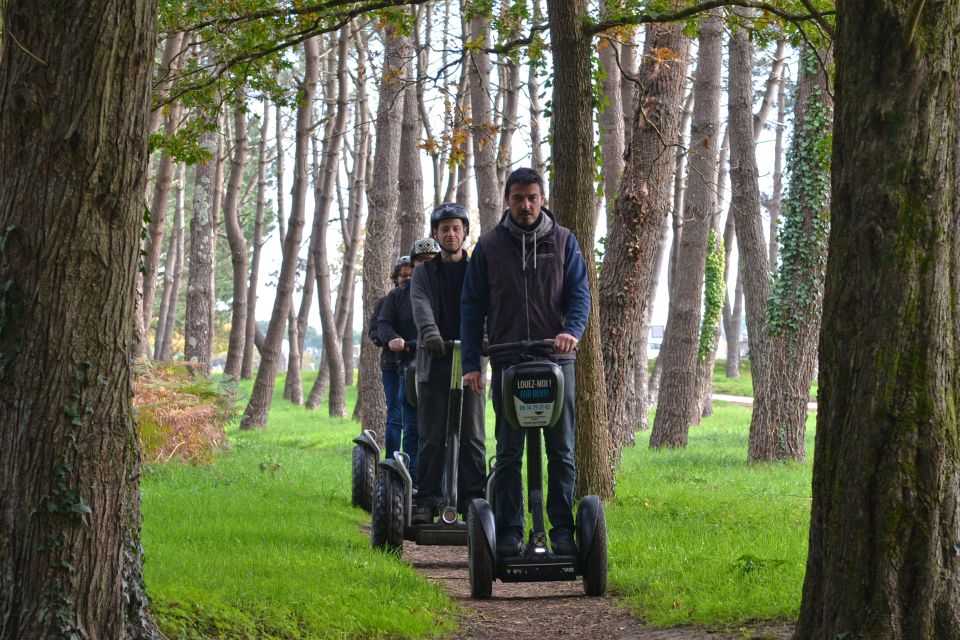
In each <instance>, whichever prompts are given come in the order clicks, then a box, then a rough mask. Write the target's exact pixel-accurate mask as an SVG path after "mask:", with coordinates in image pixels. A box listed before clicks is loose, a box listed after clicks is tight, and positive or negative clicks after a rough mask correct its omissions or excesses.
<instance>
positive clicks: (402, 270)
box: [367, 256, 413, 458]
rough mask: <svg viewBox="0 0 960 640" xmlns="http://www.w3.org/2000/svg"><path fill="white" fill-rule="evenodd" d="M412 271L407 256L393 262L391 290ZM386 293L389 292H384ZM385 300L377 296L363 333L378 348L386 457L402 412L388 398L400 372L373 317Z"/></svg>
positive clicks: (396, 439)
mask: <svg viewBox="0 0 960 640" xmlns="http://www.w3.org/2000/svg"><path fill="white" fill-rule="evenodd" d="M411 273H413V265H412V264H410V258H409V257H408V256H403V257H402V258H400V259H399V260H397V262H396V263H395V264H394V265H393V272H392V273H391V274H390V280H391V281H392V282H393V286H394V287H395V288H394V289H392V291H394V290H396V288H397V287H400V285H402V284H403V283H404V282H405V281H407V280H408V279H409V278H410V274H411ZM387 295H389V292H388V294H387ZM386 301H387V296H383V297H382V298H380V299H379V300H377V304H375V305H374V307H373V315H372V316H370V322H369V323H367V335H368V336H369V337H370V341H371V342H373V344H375V345H376V346H378V347H380V348H381V351H380V378H381V380H382V382H383V391H384V394H385V395H386V399H387V425H386V427H387V429H386V433H385V434H384V450H385V451H384V453H385V454H386V457H387V458H390V457H392V456H393V452H394V451H396V450H398V449H399V448H400V434H401V432H402V429H403V422H402V420H403V416H402V414H401V412H400V405H399V404H397V402H396V400H394V399H392V398H393V397H394V396H396V395H397V394H396V391H397V387H398V385H399V384H400V374H399V371H398V370H397V360H396V358H395V357H394V355H393V353H392V352H391V351H390V350H389V349H388V348H387V346H386V343H385V342H383V341H382V340H380V330H379V327H378V325H377V319H378V318H379V317H380V312H381V311H382V310H383V305H384V303H386Z"/></svg>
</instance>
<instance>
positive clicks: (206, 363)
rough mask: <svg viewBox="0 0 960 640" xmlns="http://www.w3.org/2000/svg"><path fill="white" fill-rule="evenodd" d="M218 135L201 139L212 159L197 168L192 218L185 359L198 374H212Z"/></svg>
mask: <svg viewBox="0 0 960 640" xmlns="http://www.w3.org/2000/svg"><path fill="white" fill-rule="evenodd" d="M218 136H219V134H218V133H217V132H216V131H207V132H206V133H204V134H203V136H202V137H201V138H200V143H199V144H200V148H201V149H203V150H204V151H205V152H206V153H208V154H209V159H207V160H206V161H204V162H200V163H198V164H197V165H196V168H195V174H194V183H193V215H192V216H191V218H190V269H189V272H188V275H187V313H186V320H185V322H184V348H183V357H184V359H185V360H186V361H188V362H194V363H198V365H197V367H198V368H197V370H198V371H201V372H203V373H204V374H209V373H210V355H211V349H212V340H213V329H212V326H211V324H212V323H211V320H212V318H213V310H212V309H211V302H212V300H213V291H212V286H211V285H212V278H213V253H214V244H213V228H214V227H213V200H214V191H215V189H216V185H215V183H216V171H217V163H218V160H217V138H218Z"/></svg>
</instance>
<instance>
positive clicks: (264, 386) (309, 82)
mask: <svg viewBox="0 0 960 640" xmlns="http://www.w3.org/2000/svg"><path fill="white" fill-rule="evenodd" d="M303 48H304V57H305V59H306V65H305V70H304V78H303V83H302V85H301V92H302V94H301V95H302V97H301V102H300V104H299V105H298V107H297V141H296V152H295V155H294V158H295V165H294V177H293V183H294V184H293V205H292V207H291V209H290V222H289V224H288V225H287V233H286V237H285V238H284V243H283V245H284V246H283V261H282V262H281V264H280V277H279V278H278V279H277V297H276V299H275V300H274V303H273V312H272V313H271V315H270V324H269V326H268V327H267V337H266V340H265V341H264V345H263V348H262V349H261V350H260V368H259V369H257V378H256V380H255V381H254V384H253V392H252V393H251V395H250V402H249V404H247V408H246V409H245V410H244V413H243V418H242V419H241V421H240V428H241V429H256V428H262V427H265V426H266V424H267V414H268V413H269V411H270V403H271V400H272V399H273V388H274V383H275V376H276V373H277V360H278V359H279V357H280V345H281V343H282V342H283V329H284V324H285V323H286V321H287V318H288V317H289V314H290V309H291V308H292V307H293V289H294V286H295V283H296V275H297V262H298V256H297V252H298V249H299V247H300V238H301V236H302V235H303V212H304V200H305V199H306V192H307V145H308V144H309V140H310V130H309V129H310V124H311V122H310V121H311V119H312V118H311V114H312V113H313V96H314V93H315V92H316V88H317V75H318V72H319V67H320V61H319V57H320V52H319V43H318V41H317V37H316V36H314V37H312V38H309V39H307V40H305V41H304V43H303Z"/></svg>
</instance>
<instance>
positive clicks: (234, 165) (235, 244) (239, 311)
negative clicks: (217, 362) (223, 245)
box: [223, 105, 247, 378]
mask: <svg viewBox="0 0 960 640" xmlns="http://www.w3.org/2000/svg"><path fill="white" fill-rule="evenodd" d="M233 131H234V133H233V157H232V158H231V160H230V182H229V184H228V185H227V197H226V199H225V201H224V207H223V219H224V222H225V226H226V228H227V241H228V242H229V243H230V264H231V265H232V266H233V301H232V303H231V319H230V341H229V343H228V345H227V362H226V364H225V365H224V367H223V373H224V375H227V376H231V377H233V378H239V377H240V365H242V364H243V347H244V341H245V339H246V337H247V238H246V236H245V235H244V232H243V225H242V223H241V222H240V206H239V200H240V189H241V187H242V186H243V171H244V169H245V168H246V165H247V112H246V109H245V108H244V107H242V106H240V105H237V106H236V107H234V111H233Z"/></svg>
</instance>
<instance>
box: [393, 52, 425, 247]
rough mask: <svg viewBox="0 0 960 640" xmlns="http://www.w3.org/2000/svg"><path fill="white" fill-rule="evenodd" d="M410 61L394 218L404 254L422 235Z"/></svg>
mask: <svg viewBox="0 0 960 640" xmlns="http://www.w3.org/2000/svg"><path fill="white" fill-rule="evenodd" d="M412 71H413V69H412V65H411V64H409V63H408V64H407V65H406V78H407V81H408V84H407V86H406V87H405V88H404V90H403V124H402V125H401V127H400V130H401V134H400V158H402V160H401V163H402V165H403V171H400V172H399V196H398V197H399V199H398V206H397V218H398V221H399V223H400V253H401V255H402V254H406V253H407V251H408V250H409V249H410V246H411V245H412V244H413V242H414V241H415V240H416V239H417V238H422V237H423V230H424V228H425V226H424V215H423V170H422V169H421V167H420V132H421V131H422V130H423V125H422V123H421V120H420V106H419V104H418V103H417V85H416V84H415V83H414V82H413V81H412Z"/></svg>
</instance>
